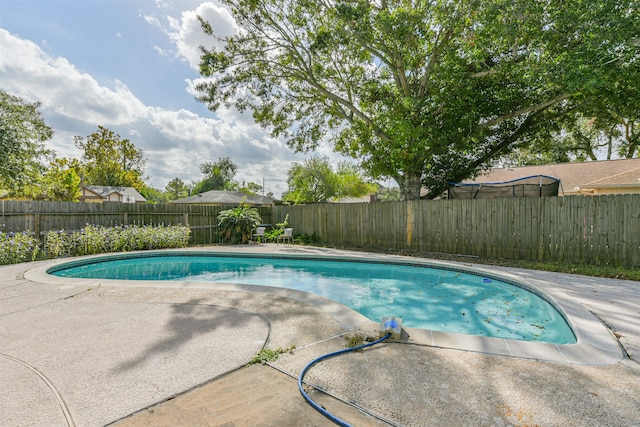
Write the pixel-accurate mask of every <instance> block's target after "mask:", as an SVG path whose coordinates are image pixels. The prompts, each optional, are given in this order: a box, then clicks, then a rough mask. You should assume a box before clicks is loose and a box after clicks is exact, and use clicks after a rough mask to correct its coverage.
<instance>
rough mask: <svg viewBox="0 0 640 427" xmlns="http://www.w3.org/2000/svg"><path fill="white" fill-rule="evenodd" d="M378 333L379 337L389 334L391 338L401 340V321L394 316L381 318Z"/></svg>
mask: <svg viewBox="0 0 640 427" xmlns="http://www.w3.org/2000/svg"><path fill="white" fill-rule="evenodd" d="M378 331H379V333H380V337H383V336H385V335H387V334H391V338H393V339H394V340H399V339H400V338H402V319H401V318H399V317H395V316H387V317H383V318H382V320H381V321H380V327H379V328H378Z"/></svg>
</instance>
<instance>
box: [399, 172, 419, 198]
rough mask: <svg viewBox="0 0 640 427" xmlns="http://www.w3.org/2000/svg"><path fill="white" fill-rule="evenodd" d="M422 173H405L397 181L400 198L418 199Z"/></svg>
mask: <svg viewBox="0 0 640 427" xmlns="http://www.w3.org/2000/svg"><path fill="white" fill-rule="evenodd" d="M421 178H422V174H419V173H418V174H405V175H404V176H403V177H402V178H401V179H400V180H399V181H398V186H399V187H400V195H401V197H402V200H418V199H420V189H421V188H422V182H421Z"/></svg>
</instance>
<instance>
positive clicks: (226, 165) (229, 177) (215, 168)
mask: <svg viewBox="0 0 640 427" xmlns="http://www.w3.org/2000/svg"><path fill="white" fill-rule="evenodd" d="M200 172H202V174H203V175H204V178H203V179H202V180H201V181H199V182H197V183H196V184H195V185H194V187H193V194H200V193H204V192H206V191H211V190H234V189H236V188H237V187H238V184H237V183H236V182H235V181H234V180H233V178H234V177H235V176H236V173H237V172H238V165H237V164H235V163H234V162H233V160H231V158H230V157H221V158H219V159H218V160H217V161H215V162H210V161H207V162H204V163H202V164H201V165H200Z"/></svg>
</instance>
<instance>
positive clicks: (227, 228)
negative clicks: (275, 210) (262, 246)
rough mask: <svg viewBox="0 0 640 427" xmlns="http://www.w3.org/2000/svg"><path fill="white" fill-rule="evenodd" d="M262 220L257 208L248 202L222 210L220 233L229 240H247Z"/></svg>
mask: <svg viewBox="0 0 640 427" xmlns="http://www.w3.org/2000/svg"><path fill="white" fill-rule="evenodd" d="M261 222H262V219H261V218H260V214H259V213H258V210H257V209H256V208H252V207H250V206H249V205H247V204H241V205H240V206H238V207H236V208H232V209H227V210H224V211H221V212H220V213H219V214H218V227H219V228H220V234H221V235H222V237H223V239H224V240H225V241H227V242H231V243H237V242H242V243H244V242H247V241H249V239H250V238H251V232H252V231H253V230H254V229H255V228H256V227H257V226H258V225H260V223H261Z"/></svg>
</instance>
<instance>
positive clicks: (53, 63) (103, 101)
mask: <svg viewBox="0 0 640 427" xmlns="http://www.w3.org/2000/svg"><path fill="white" fill-rule="evenodd" d="M17 52H19V54H17ZM0 72H1V73H2V87H3V89H5V90H6V91H8V92H10V93H12V94H14V95H17V96H20V97H22V98H24V99H26V100H29V101H40V102H41V103H42V104H43V106H46V108H48V109H50V110H52V111H54V112H55V113H56V114H60V115H63V116H65V117H67V118H69V119H74V120H80V121H84V122H86V123H106V122H109V123H111V124H115V125H122V124H127V123H131V122H133V121H135V120H137V119H138V118H140V117H144V116H145V115H146V108H145V107H144V105H143V104H142V103H141V102H140V101H139V100H138V99H137V98H136V97H135V96H134V95H133V94H132V93H131V92H130V91H129V89H127V87H126V86H125V85H124V84H122V83H121V82H118V81H116V82H115V84H114V85H115V87H114V89H109V88H105V87H103V86H100V85H99V84H98V82H97V81H96V80H95V79H94V78H93V77H91V76H90V75H89V74H87V73H83V72H81V71H80V70H78V69H77V68H76V67H75V66H73V64H71V63H69V61H67V60H66V59H65V58H53V57H51V56H50V55H48V54H47V53H45V52H44V51H43V50H42V49H40V48H39V47H38V45H36V44H35V43H33V42H32V41H29V40H23V39H21V38H19V37H16V36H13V35H12V34H10V33H9V32H8V31H6V30H3V29H0Z"/></svg>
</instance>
